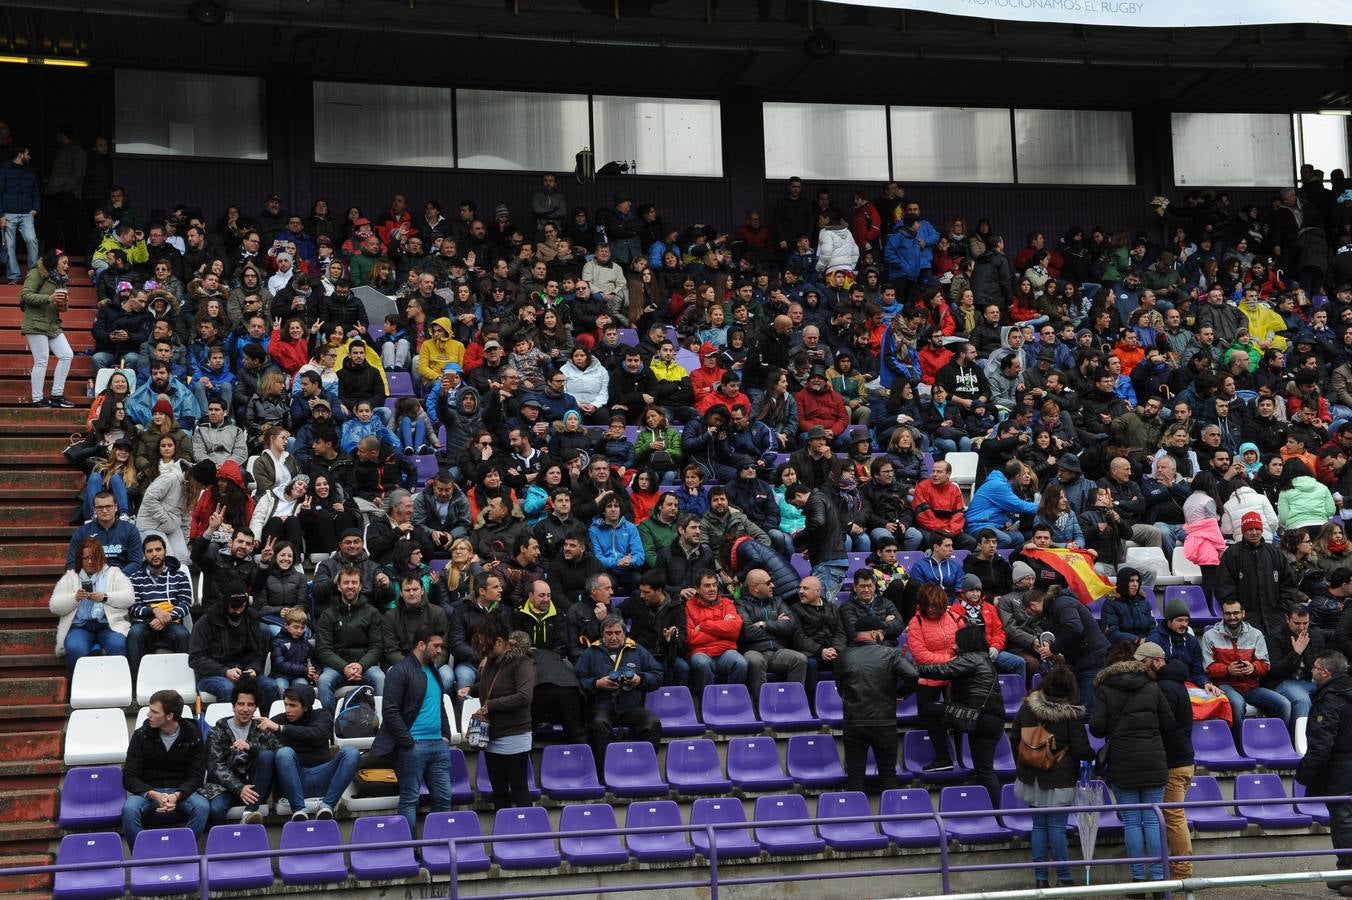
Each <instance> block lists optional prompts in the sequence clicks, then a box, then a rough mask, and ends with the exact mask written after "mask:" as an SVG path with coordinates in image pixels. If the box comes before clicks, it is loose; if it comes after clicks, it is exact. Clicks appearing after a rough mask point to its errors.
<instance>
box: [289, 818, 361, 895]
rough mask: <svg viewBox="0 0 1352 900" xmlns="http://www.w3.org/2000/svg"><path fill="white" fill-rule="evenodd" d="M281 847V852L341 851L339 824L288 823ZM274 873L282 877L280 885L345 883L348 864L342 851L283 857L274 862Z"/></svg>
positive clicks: (316, 822)
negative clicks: (305, 849) (310, 849)
mask: <svg viewBox="0 0 1352 900" xmlns="http://www.w3.org/2000/svg"><path fill="white" fill-rule="evenodd" d="M280 846H281V849H283V850H290V849H294V848H298V847H334V848H341V847H342V846H343V836H342V834H340V833H339V831H338V823H337V822H335V821H334V820H332V819H327V820H322V821H315V820H311V821H309V822H287V823H286V824H285V825H283V826H282V842H281V845H280ZM277 870H278V871H279V872H280V873H281V875H282V884H285V885H290V886H296V885H306V884H334V883H336V882H340V881H347V862H346V860H344V858H343V851H342V850H341V849H335V850H332V851H330V852H326V853H301V854H297V855H295V856H282V857H279V858H278V860H277Z"/></svg>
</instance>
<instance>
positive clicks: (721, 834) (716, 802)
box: [690, 797, 760, 859]
mask: <svg viewBox="0 0 1352 900" xmlns="http://www.w3.org/2000/svg"><path fill="white" fill-rule="evenodd" d="M745 821H746V811H745V810H744V809H742V801H741V800H738V799H737V798H736V797H701V798H700V799H698V800H696V801H695V803H694V805H693V806H691V807H690V824H691V825H708V824H711V823H716V822H745ZM690 842H691V843H692V844H694V845H695V849H696V850H698V851H699V852H700V854H701V855H702V856H704V857H705V858H706V859H707V858H708V856H709V834H708V832H705V831H692V832H690ZM714 846H715V847H716V848H717V849H718V858H719V859H734V858H744V857H748V856H760V844H758V843H757V842H756V839H755V838H753V837H752V836H751V829H749V828H715V829H714Z"/></svg>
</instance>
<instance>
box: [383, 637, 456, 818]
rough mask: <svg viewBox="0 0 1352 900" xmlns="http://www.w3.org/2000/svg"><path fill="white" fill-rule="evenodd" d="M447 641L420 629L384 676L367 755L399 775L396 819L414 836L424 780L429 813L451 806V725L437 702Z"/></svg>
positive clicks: (444, 709)
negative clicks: (389, 762)
mask: <svg viewBox="0 0 1352 900" xmlns="http://www.w3.org/2000/svg"><path fill="white" fill-rule="evenodd" d="M445 643H446V639H445V638H444V637H443V636H442V635H440V634H438V633H436V632H435V631H433V630H432V628H431V627H430V626H427V625H421V626H419V627H418V628H417V630H415V631H414V632H413V646H412V647H411V648H410V649H409V651H408V656H405V657H404V658H403V659H402V660H400V661H399V662H398V663H396V664H395V665H393V666H391V667H390V671H389V672H388V673H387V674H386V676H385V695H384V698H385V699H384V701H383V702H382V703H381V707H380V731H378V732H377V733H376V739H375V741H374V742H373V743H372V744H371V752H372V753H376V754H379V755H381V756H385V757H388V758H389V759H392V760H394V771H395V773H396V774H397V775H398V777H399V815H401V816H403V817H404V818H405V819H407V820H408V827H409V832H410V833H412V834H417V833H418V791H419V789H420V788H421V787H422V785H423V783H424V782H426V784H427V790H428V792H429V793H430V794H431V801H432V806H431V810H432V812H445V811H447V810H449V809H450V808H451V747H450V740H451V724H450V722H449V721H448V720H447V718H446V704H445V703H443V702H442V697H443V694H442V692H441V681H440V679H439V678H438V677H437V670H436V665H437V660H438V659H439V658H440V657H441V653H442V650H443V648H444V647H445Z"/></svg>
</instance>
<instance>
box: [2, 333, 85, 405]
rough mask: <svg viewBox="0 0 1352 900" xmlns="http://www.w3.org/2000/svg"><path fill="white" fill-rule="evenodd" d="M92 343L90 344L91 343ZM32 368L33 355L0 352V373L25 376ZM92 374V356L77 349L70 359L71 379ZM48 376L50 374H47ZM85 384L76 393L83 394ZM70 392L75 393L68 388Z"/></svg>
mask: <svg viewBox="0 0 1352 900" xmlns="http://www.w3.org/2000/svg"><path fill="white" fill-rule="evenodd" d="M91 345H92V344H91ZM32 368H33V357H32V356H31V355H29V354H28V353H27V352H22V353H21V352H19V351H13V352H8V353H5V352H0V375H23V376H25V377H27V375H28V373H29V371H30V370H31V369H32ZM93 376H94V358H93V357H92V356H87V355H85V354H83V353H79V352H78V351H77V352H76V354H75V358H74V359H72V360H71V361H70V377H71V379H86V378H92V377H93ZM48 377H49V378H50V377H51V376H50V375H48ZM86 387H87V385H85V384H81V385H80V390H79V392H78V393H81V394H83V393H84V392H85V388H86ZM68 390H69V391H70V393H72V394H75V393H77V392H76V391H75V389H74V388H73V387H72V388H69V389H68Z"/></svg>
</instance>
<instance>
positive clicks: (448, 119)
mask: <svg viewBox="0 0 1352 900" xmlns="http://www.w3.org/2000/svg"><path fill="white" fill-rule="evenodd" d="M314 92H315V162H317V163H348V164H352V165H373V166H427V167H430V168H451V167H453V166H454V165H455V129H454V119H453V118H452V116H453V110H454V107H453V106H452V102H451V93H452V92H451V89H450V88H438V87H406V86H403V85H393V84H345V83H341V82H336V81H316V82H315V88H314Z"/></svg>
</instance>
